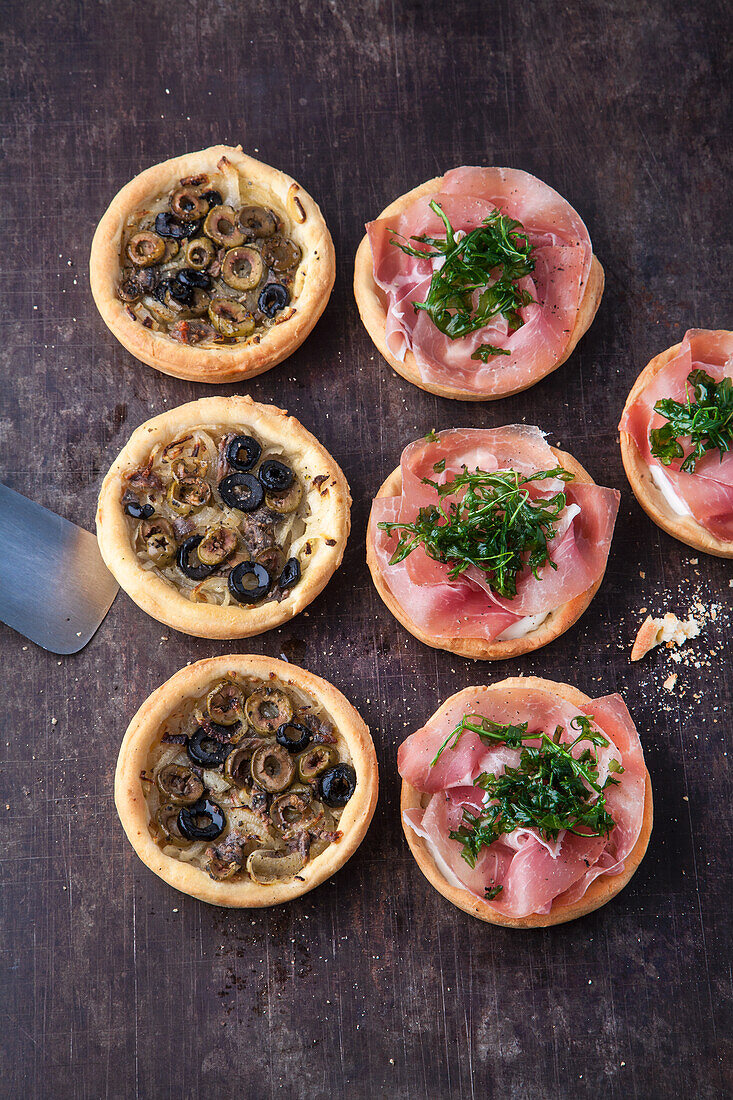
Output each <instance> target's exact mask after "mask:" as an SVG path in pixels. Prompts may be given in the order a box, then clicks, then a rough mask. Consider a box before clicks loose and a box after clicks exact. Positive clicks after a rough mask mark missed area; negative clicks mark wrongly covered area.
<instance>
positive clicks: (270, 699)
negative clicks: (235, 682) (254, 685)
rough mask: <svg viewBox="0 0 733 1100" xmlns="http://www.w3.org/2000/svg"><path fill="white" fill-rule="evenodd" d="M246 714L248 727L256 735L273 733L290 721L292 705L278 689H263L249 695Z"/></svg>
mask: <svg viewBox="0 0 733 1100" xmlns="http://www.w3.org/2000/svg"><path fill="white" fill-rule="evenodd" d="M246 714H247V721H248V722H249V724H250V726H252V728H253V729H256V730H257V732H258V733H274V732H275V730H278V729H280V726H282V725H285V724H286V723H287V722H290V721H292V718H293V704H292V703H291V702H290V700H289V699H288V697H287V695H286V694H285V692H284V691H281V690H280V688H276V687H263V688H260V689H259V691H254V692H252V694H251V695H250V697H249V699H248V700H247V706H246Z"/></svg>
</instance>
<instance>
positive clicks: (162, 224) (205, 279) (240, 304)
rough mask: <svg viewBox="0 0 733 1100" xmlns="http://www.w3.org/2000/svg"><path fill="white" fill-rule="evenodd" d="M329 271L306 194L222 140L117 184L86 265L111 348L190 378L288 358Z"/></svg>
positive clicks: (232, 375)
mask: <svg viewBox="0 0 733 1100" xmlns="http://www.w3.org/2000/svg"><path fill="white" fill-rule="evenodd" d="M335 271H336V267H335V257H334V249H333V242H332V240H331V235H330V233H329V231H328V228H327V226H326V223H325V221H324V219H323V215H322V214H321V211H320V209H319V208H318V206H317V204H316V203H315V202H314V200H313V199H312V198H311V196H310V195H309V194H308V193H307V191H304V190H303V188H302V187H301V186H300V185H299V184H298V183H296V182H295V180H293V179H292V178H291V177H290V176H287V175H285V173H284V172H280V171H278V170H277V169H275V168H271V167H270V166H269V165H267V164H262V163H261V162H260V161H258V160H253V158H252V157H248V156H247V155H246V154H245V153H243V152H242V149H241V147H240V146H237V147H236V148H232V147H230V146H227V145H214V146H212V147H211V148H210V149H203V150H201V151H200V152H197V153H187V154H185V155H184V156H180V157H174V158H173V159H172V160H167V161H165V162H164V163H162V164H156V165H154V166H153V167H152V168H148V169H146V170H145V171H144V172H141V173H140V174H139V175H138V176H136V177H135V178H134V179H133V180H131V181H130V183H128V184H126V185H125V186H124V187H123V188H122V190H121V191H120V192H119V193H118V194H117V195H116V196H115V198H114V199H113V200H112V202H111V203H110V205H109V207H108V209H107V211H106V212H105V214H104V215H103V217H102V220H101V221H100V223H99V225H98V227H97V231H96V233H95V234H94V240H93V241H92V251H91V258H90V262H89V273H90V278H91V286H92V294H93V295H94V300H95V302H96V303H97V308H98V309H99V312H100V313H101V315H102V318H103V320H104V322H105V323H106V325H107V326H108V327H109V329H110V330H111V331H112V332H113V333H114V335H115V336H116V337H117V339H118V340H119V341H120V343H121V344H123V346H124V347H126V348H127V350H128V351H129V352H131V353H132V355H134V356H135V357H136V358H137V359H140V360H142V362H143V363H147V364H148V366H151V367H155V368H156V370H159V371H163V373H164V374H171V375H174V376H175V377H176V378H190V379H192V380H194V381H198V382H235V381H238V380H241V379H243V378H251V377H252V376H253V375H256V374H261V373H262V372H263V371H265V370H269V368H270V367H274V366H275V365H276V364H277V363H280V362H281V361H282V360H283V359H285V358H286V357H287V356H288V355H290V354H292V352H294V351H295V350H296V348H298V347H299V346H300V345H301V344H302V342H303V340H305V338H306V336H307V335H308V333H309V332H310V331H311V329H312V328H313V326H314V325H315V323H316V321H317V320H318V318H319V317H320V316H321V314H322V313H323V310H324V309H325V307H326V303H327V302H328V299H329V296H330V294H331V290H332V288H333V282H334V277H335Z"/></svg>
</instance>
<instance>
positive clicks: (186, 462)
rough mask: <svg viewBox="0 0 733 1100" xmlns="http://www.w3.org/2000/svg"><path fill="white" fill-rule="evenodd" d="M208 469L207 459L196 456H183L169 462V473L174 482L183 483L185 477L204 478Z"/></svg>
mask: <svg viewBox="0 0 733 1100" xmlns="http://www.w3.org/2000/svg"><path fill="white" fill-rule="evenodd" d="M208 469H209V461H208V459H206V458H199V457H198V455H193V454H188V455H187V454H183V455H181V457H180V458H174V459H172V460H171V471H172V473H173V476H174V478H175V479H176V481H183V479H184V478H186V477H205V476H206V472H207V470H208Z"/></svg>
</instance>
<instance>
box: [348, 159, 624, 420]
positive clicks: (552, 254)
mask: <svg viewBox="0 0 733 1100" xmlns="http://www.w3.org/2000/svg"><path fill="white" fill-rule="evenodd" d="M366 228H367V233H366V236H365V237H364V239H363V240H362V242H361V244H360V245H359V249H358V251H357V254H356V266H355V271H354V293H355V295H356V301H357V305H358V307H359V312H360V313H361V317H362V320H363V322H364V325H365V326H366V329H367V331H368V332H369V335H370V336H371V338H372V340H373V341H374V343H375V345H376V347H377V348H378V350H379V351H380V352H381V354H382V355H383V356H384V358H385V359H386V360H387V362H388V363H389V364H390V366H392V367H393V369H394V370H395V371H397V373H398V374H400V375H402V377H403V378H406V379H407V381H408V382H412V383H413V384H414V385H416V386H419V387H420V388H421V389H424V390H427V391H428V392H430V393H435V394H438V395H440V396H441V397H453V398H459V399H461V400H464V401H485V400H495V399H496V398H500V397H506V396H507V395H509V394H513V393H519V392H520V391H521V390H525V389H527V388H528V387H529V386H533V385H534V384H535V383H536V382H539V381H540V380H541V379H542V378H544V377H545V376H546V375H548V374H550V373H551V371H554V370H556V369H557V367H559V366H560V364H561V363H564V362H565V360H566V359H567V358H568V356H569V355H570V354H571V352H572V351H573V349H574V347H575V345H576V344H577V343H578V340H579V339H580V338H581V336H582V335H583V333H584V332H586V331H587V329H588V328H589V327H590V324H591V322H592V320H593V318H594V316H595V314H596V311H597V309H598V306H599V304H600V300H601V295H602V293H603V283H604V276H603V268H602V267H601V265H600V263H599V262H598V260H597V259H596V257H595V256H594V255H593V248H592V245H591V241H590V237H589V235H588V230H587V229H586V227H585V225H584V224H583V221H582V219H581V218H580V216H579V215H578V214H577V213H576V211H575V210H574V209H573V208H572V207H571V206H570V204H569V203H568V202H567V201H566V200H565V199H563V198H562V196H561V195H558V193H557V192H556V191H554V190H553V189H552V188H551V187H548V185H547V184H546V183H543V182H542V181H541V180H539V179H537V178H536V177H535V176H531V175H530V174H529V173H528V172H522V171H519V170H517V169H513V168H465V167H464V168H455V169H453V170H451V171H449V172H446V173H445V175H444V176H438V177H436V178H435V179H432V180H428V182H427V183H423V184H421V185H420V186H419V187H415V188H413V190H412V191H408V192H407V194H405V195H402V196H401V197H400V198H398V199H396V200H395V201H394V202H393V203H391V204H390V205H389V206H388V207H387V208H386V209H385V210H383V211H382V213H381V214H380V215H379V217H378V218H377V219H376V220H375V221H372V222H369V223H368V224H367V227H366Z"/></svg>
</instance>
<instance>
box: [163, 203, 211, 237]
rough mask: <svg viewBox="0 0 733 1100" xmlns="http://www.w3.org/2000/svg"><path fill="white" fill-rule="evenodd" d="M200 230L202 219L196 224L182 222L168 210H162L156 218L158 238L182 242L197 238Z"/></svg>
mask: <svg viewBox="0 0 733 1100" xmlns="http://www.w3.org/2000/svg"><path fill="white" fill-rule="evenodd" d="M200 228H201V220H200V219H199V220H198V221H195V222H182V221H180V219H179V218H176V217H175V215H174V214H169V213H168V211H167V210H162V211H161V212H160V214H157V215H156V217H155V232H156V233H157V234H158V236H159V237H173V239H174V240H175V241H181V240H183V239H184V238H185V237H195V236H196V234H197V233H198V231H199V229H200Z"/></svg>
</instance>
